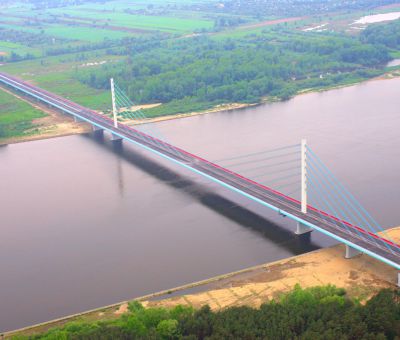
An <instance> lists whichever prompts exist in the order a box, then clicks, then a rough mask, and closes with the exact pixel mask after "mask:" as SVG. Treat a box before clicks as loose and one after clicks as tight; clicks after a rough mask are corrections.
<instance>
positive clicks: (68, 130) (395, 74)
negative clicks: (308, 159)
mask: <svg viewBox="0 0 400 340" xmlns="http://www.w3.org/2000/svg"><path fill="white" fill-rule="evenodd" d="M399 77H400V69H395V70H393V71H389V72H386V73H384V74H382V75H380V76H378V77H374V78H371V79H366V80H362V81H356V82H354V83H348V84H342V85H332V86H330V87H326V88H318V89H312V88H311V89H304V90H302V91H299V92H298V93H296V95H294V96H293V97H291V98H290V99H289V100H291V99H293V98H295V97H297V96H302V95H305V94H310V93H320V92H327V91H331V90H337V89H342V88H347V87H351V86H356V85H360V84H364V83H368V82H371V81H382V80H391V79H396V78H399ZM1 90H4V91H6V92H8V93H11V94H13V95H14V96H15V97H17V98H19V99H21V100H24V101H25V102H27V103H29V104H30V105H32V106H33V107H37V108H40V109H41V110H42V111H44V112H46V113H47V114H49V112H51V114H49V115H50V116H51V117H53V118H54V117H56V118H57V119H56V120H58V121H59V120H60V119H61V122H58V124H57V123H55V124H53V125H51V126H43V127H39V129H42V130H44V131H46V129H47V130H49V129H51V128H52V131H46V132H45V133H43V134H40V133H37V134H32V135H26V136H19V137H10V138H4V139H0V146H2V145H9V144H16V143H23V142H30V141H36V140H42V139H49V138H55V137H65V136H70V135H76V134H82V133H88V132H90V131H91V128H90V127H89V125H87V124H85V123H75V122H72V119H71V118H70V117H67V116H66V115H63V114H61V113H59V112H56V111H54V110H51V109H48V108H45V107H44V106H42V105H40V104H37V103H34V102H32V101H30V100H28V99H26V98H23V97H20V96H18V95H16V94H15V93H12V92H11V91H9V90H8V89H7V90H5V89H4V88H3V87H1ZM277 102H283V101H281V100H278V99H276V98H271V97H264V98H262V100H261V101H260V102H258V103H251V104H246V103H229V104H219V105H216V106H214V107H212V108H210V109H207V110H204V111H192V112H185V113H178V114H172V115H165V116H158V117H154V118H148V119H146V120H145V121H142V122H137V121H135V120H131V121H129V120H126V121H124V123H125V124H127V125H142V124H150V123H158V122H164V121H168V120H175V119H182V118H190V117H195V116H201V115H206V114H210V113H219V112H224V111H227V112H229V111H232V110H240V109H246V108H249V107H256V106H261V105H264V104H268V103H277ZM157 105H159V104H147V105H146V104H144V105H138V106H137V107H153V106H157ZM46 118H49V117H44V118H41V119H39V120H45V119H46ZM63 123H64V124H63ZM68 124H69V125H70V126H63V128H62V129H61V131H57V130H59V129H58V128H59V127H60V126H62V125H68Z"/></svg>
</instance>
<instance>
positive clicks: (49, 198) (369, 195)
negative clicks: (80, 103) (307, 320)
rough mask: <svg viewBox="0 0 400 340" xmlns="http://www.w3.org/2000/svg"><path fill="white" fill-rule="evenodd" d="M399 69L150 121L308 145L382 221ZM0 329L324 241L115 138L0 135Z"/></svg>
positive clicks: (221, 141) (185, 142)
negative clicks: (286, 97) (389, 75)
mask: <svg viewBox="0 0 400 340" xmlns="http://www.w3.org/2000/svg"><path fill="white" fill-rule="evenodd" d="M399 108H400V79H392V80H384V81H370V82H367V83H363V84H360V85H356V86H352V87H348V88H342V89H336V90H331V91H328V92H322V93H310V94H305V95H301V96H297V97H295V98H294V99H292V100H290V101H287V102H283V103H272V104H266V105H262V106H258V107H251V108H247V109H242V110H234V111H230V112H220V113H213V114H208V115H201V116H194V117H191V118H185V119H180V120H171V121H165V122H162V123H157V124H158V129H159V130H160V131H161V133H162V135H164V136H167V137H168V140H169V141H170V142H172V143H173V144H176V145H178V146H181V147H182V148H184V149H187V150H188V151H190V152H193V153H196V154H199V155H200V156H203V157H205V158H207V159H210V160H215V159H220V158H224V157H230V156H233V155H237V154H246V153H250V152H255V151H259V150H266V149H271V148H274V147H279V146H282V145H289V144H295V143H298V142H299V141H300V139H301V138H304V137H306V138H307V139H308V143H309V145H310V146H311V147H312V148H313V149H314V151H315V152H316V153H317V154H318V155H319V156H320V158H321V159H322V160H324V161H325V163H326V164H327V165H328V166H329V167H330V169H331V170H332V171H333V172H334V173H335V174H336V175H337V177H338V178H340V180H341V181H342V182H343V183H344V184H345V185H347V186H348V187H349V188H351V190H352V192H353V193H354V194H355V195H356V196H357V197H358V198H359V200H360V201H361V202H362V203H363V204H364V206H365V207H366V208H367V209H368V210H369V211H370V212H371V213H372V215H373V216H374V217H375V218H376V219H377V220H378V221H379V223H381V225H383V226H385V227H390V226H396V225H399V224H400V209H399V203H400V202H399V192H400V171H399V168H400V157H399V156H400V151H399V150H400V134H399V131H400V112H399ZM0 164H1V166H0V178H1V180H0V192H1V195H2V196H1V197H2V202H1V208H0V209H1V210H0V211H1V229H0V230H1V237H0V278H1V285H0V330H1V331H6V330H11V329H15V328H18V327H22V326H26V325H29V324H33V323H37V322H41V321H46V320H49V319H52V318H56V317H60V316H64V315H67V314H71V313H76V312H81V311H84V310H87V309H90V308H95V307H100V306H103V305H107V304H111V303H115V302H118V301H123V300H125V299H130V298H133V297H137V296H141V295H144V294H147V293H150V292H154V291H158V290H162V289H168V288H171V287H174V286H177V285H181V284H184V283H189V282H192V281H196V280H200V279H205V278H208V277H211V276H214V275H218V274H222V273H226V272H230V271H234V270H238V269H242V268H245V267H248V266H252V265H256V264H261V263H265V262H269V261H274V260H278V259H281V258H286V257H289V256H292V255H295V254H300V253H303V252H306V251H309V250H312V249H317V248H318V247H325V246H329V245H332V244H333V241H332V240H331V239H329V238H327V237H325V236H323V235H321V234H318V233H316V232H314V233H312V235H311V240H310V239H307V238H306V239H302V238H300V239H299V238H297V237H295V236H294V234H293V233H292V232H293V230H294V222H292V221H290V220H288V219H284V218H281V217H279V216H277V215H276V214H274V213H273V212H271V211H268V210H267V209H266V208H263V207H261V206H258V205H256V204H255V203H250V202H249V201H247V200H246V199H243V198H241V197H238V196H237V195H235V194H233V193H229V192H227V190H226V189H222V188H219V187H218V186H217V185H216V184H211V183H209V182H208V181H207V180H205V179H202V178H199V177H198V176H196V175H193V174H191V173H188V172H187V171H185V170H181V169H180V168H178V167H176V166H173V165H172V166H171V165H170V164H168V163H166V161H162V160H159V159H158V158H156V157H153V156H151V155H149V154H147V153H145V152H142V151H140V150H138V149H137V148H135V147H133V146H131V145H129V144H128V143H124V144H123V145H122V147H115V146H113V145H112V144H111V143H110V142H109V138H108V136H106V137H105V138H104V139H101V138H95V137H94V136H92V135H78V136H69V137H62V138H54V139H48V140H41V141H35V142H27V143H21V144H14V145H9V146H6V147H1V148H0Z"/></svg>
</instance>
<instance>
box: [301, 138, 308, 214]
mask: <svg viewBox="0 0 400 340" xmlns="http://www.w3.org/2000/svg"><path fill="white" fill-rule="evenodd" d="M301 212H302V213H303V214H306V213H307V141H306V140H305V139H302V140H301Z"/></svg>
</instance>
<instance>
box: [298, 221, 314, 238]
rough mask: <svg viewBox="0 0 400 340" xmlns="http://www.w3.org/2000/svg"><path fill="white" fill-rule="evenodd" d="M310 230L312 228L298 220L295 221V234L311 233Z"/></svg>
mask: <svg viewBox="0 0 400 340" xmlns="http://www.w3.org/2000/svg"><path fill="white" fill-rule="evenodd" d="M312 231H313V229H312V228H310V227H307V226H305V225H304V224H302V223H300V222H297V227H296V231H295V234H296V235H303V234H308V233H311V232H312Z"/></svg>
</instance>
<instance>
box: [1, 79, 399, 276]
mask: <svg viewBox="0 0 400 340" xmlns="http://www.w3.org/2000/svg"><path fill="white" fill-rule="evenodd" d="M0 82H2V83H4V84H6V85H8V86H11V87H13V88H14V89H17V90H20V91H23V92H25V93H26V94H28V95H30V96H33V97H35V98H37V99H38V100H41V101H43V102H45V103H47V104H49V105H52V106H53V107H56V108H58V109H60V110H62V111H64V112H67V113H69V114H72V115H75V116H79V117H81V118H83V119H84V120H85V119H86V120H88V121H90V122H91V123H93V124H95V125H97V126H98V127H101V128H104V129H106V130H109V131H110V132H111V133H115V134H118V135H119V136H121V137H123V138H126V139H129V140H131V141H134V142H136V143H139V144H141V145H143V146H146V147H148V148H150V149H152V150H154V151H157V152H159V153H161V154H163V155H165V156H168V157H170V158H172V159H174V160H176V161H178V162H180V163H183V164H184V165H186V166H188V167H190V168H192V169H195V170H197V171H199V172H201V173H203V174H206V175H208V176H210V177H212V178H214V179H216V180H218V181H220V182H222V183H224V184H225V185H229V186H231V187H232V188H234V189H236V190H239V191H241V192H243V193H245V194H247V195H250V196H252V197H254V198H256V199H258V200H260V201H261V202H265V203H267V204H269V205H272V206H273V207H275V208H277V209H279V210H281V213H283V214H286V213H288V214H291V215H293V216H295V217H297V218H299V219H301V220H302V221H304V222H308V223H310V224H312V225H313V226H316V227H319V228H321V229H323V231H325V232H328V233H330V234H332V235H334V236H336V237H338V238H341V239H344V240H347V241H349V242H351V243H352V244H354V245H357V246H359V247H361V248H362V249H364V250H368V251H370V252H371V253H373V255H377V257H378V258H381V259H382V258H383V259H386V260H389V261H391V262H393V264H394V266H395V267H398V268H399V269H400V247H399V246H398V245H396V244H393V243H391V242H390V241H388V240H386V239H384V238H381V237H379V236H378V235H375V234H372V233H370V232H367V231H366V230H364V229H362V228H360V227H357V226H354V225H351V224H349V223H347V222H345V221H342V220H338V219H337V218H335V217H333V216H331V215H329V214H327V213H325V212H323V211H319V210H317V209H315V208H313V207H311V206H309V207H308V212H307V214H303V213H302V212H301V204H300V202H299V201H297V200H294V199H292V198H290V197H288V196H285V195H283V194H282V193H280V192H277V191H274V190H272V189H270V188H267V187H265V186H263V185H261V184H259V183H256V182H254V181H252V180H250V179H248V178H245V177H243V176H241V175H239V174H237V173H234V172H232V171H230V170H228V169H225V168H223V167H221V166H219V165H217V164H214V163H212V162H209V161H207V160H205V159H202V158H200V157H198V156H196V155H193V154H191V153H189V152H187V151H185V150H182V149H180V148H178V147H175V146H173V145H170V144H168V143H166V142H164V141H161V140H159V139H157V138H154V137H152V136H149V135H147V134H145V133H143V132H140V131H138V130H136V129H134V128H132V127H130V126H127V125H124V124H121V123H120V124H119V125H118V128H115V127H114V122H113V121H112V120H111V119H110V118H109V117H107V116H105V115H102V114H99V113H97V112H95V111H93V110H90V109H88V108H85V107H83V106H80V105H78V104H76V103H74V102H71V101H69V100H67V99H65V98H62V97H60V96H57V95H55V94H53V93H50V92H48V91H45V90H43V89H40V88H38V87H36V86H33V85H30V84H28V83H26V82H24V81H22V80H19V79H17V78H15V77H12V76H10V75H7V74H4V73H0Z"/></svg>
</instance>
